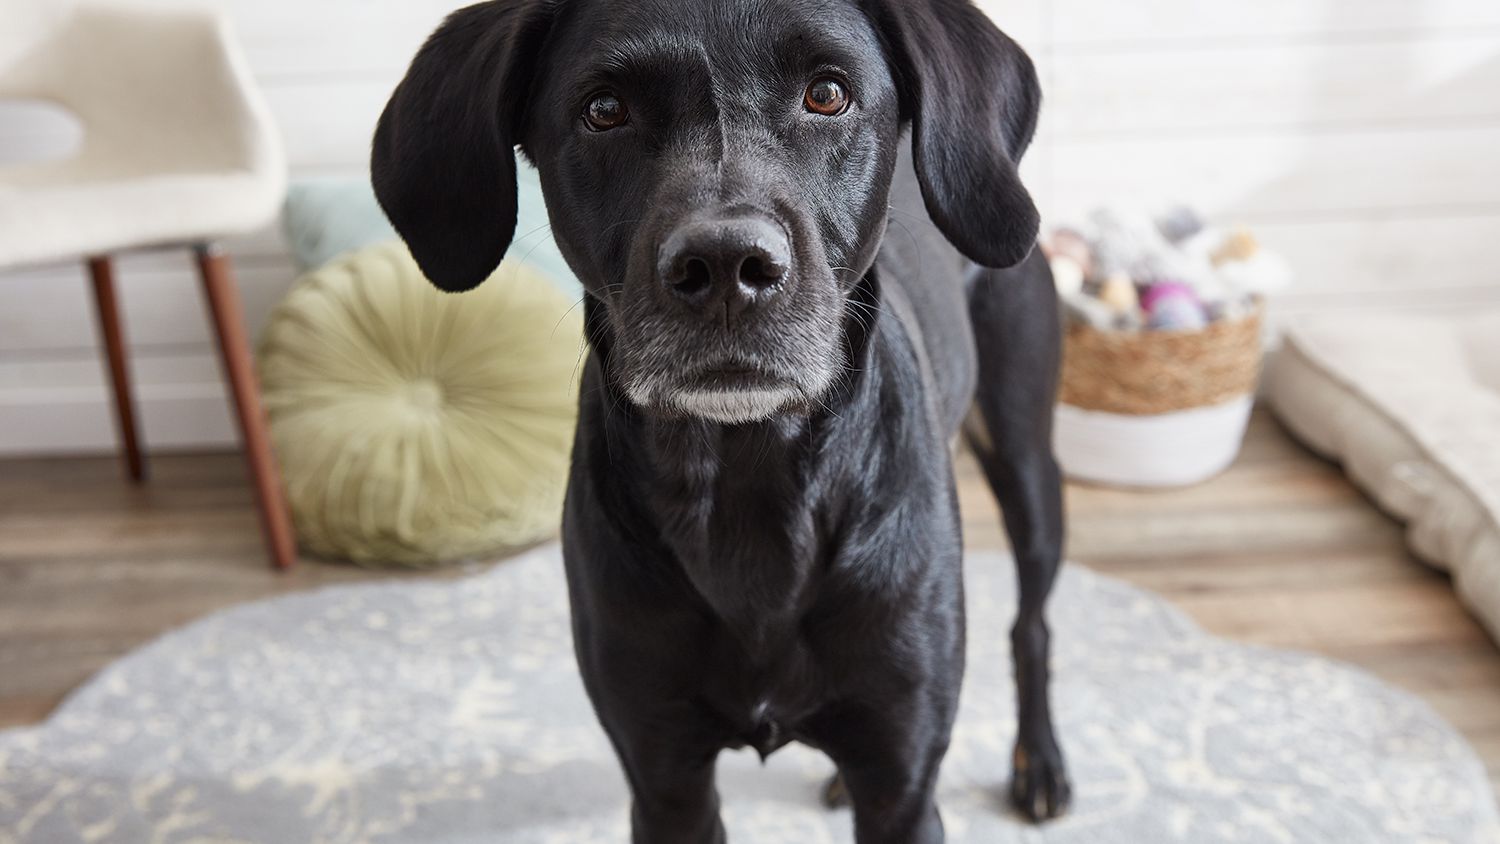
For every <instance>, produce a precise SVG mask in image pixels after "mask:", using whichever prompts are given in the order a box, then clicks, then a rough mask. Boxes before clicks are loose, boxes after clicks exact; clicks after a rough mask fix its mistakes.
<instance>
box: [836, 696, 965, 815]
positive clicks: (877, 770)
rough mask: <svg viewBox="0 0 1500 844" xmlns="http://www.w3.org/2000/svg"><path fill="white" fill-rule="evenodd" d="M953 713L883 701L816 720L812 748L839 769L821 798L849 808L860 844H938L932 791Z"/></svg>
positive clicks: (844, 708)
mask: <svg viewBox="0 0 1500 844" xmlns="http://www.w3.org/2000/svg"><path fill="white" fill-rule="evenodd" d="M908 703H915V702H908ZM952 709H953V707H952V706H951V705H943V706H938V707H931V706H921V705H918V706H912V705H902V704H901V703H896V702H892V701H885V702H883V704H882V706H881V707H879V710H880V711H877V709H876V708H875V707H868V708H867V707H858V708H854V707H849V706H842V707H838V711H837V712H830V713H827V714H826V715H825V716H824V717H821V718H820V719H819V721H820V722H821V724H820V725H819V726H821V727H823V728H824V729H821V730H819V734H818V735H817V743H818V745H819V747H821V748H822V749H823V750H824V752H826V753H827V754H828V755H829V756H830V757H832V759H833V761H834V763H835V764H837V765H838V768H839V773H838V776H837V777H836V778H835V779H834V780H833V781H832V782H831V783H830V784H829V789H830V793H829V794H825V800H828V801H829V802H830V804H831V805H841V804H842V803H843V802H845V801H846V800H847V802H848V803H850V804H851V805H852V806H853V809H854V838H855V840H856V841H857V842H859V844H942V842H943V821H942V818H941V817H940V816H939V815H938V809H937V799H936V791H937V779H938V769H939V767H940V766H941V764H942V761H943V755H944V753H946V752H947V749H948V735H949V730H950V729H951V726H952ZM939 710H941V711H939ZM814 729H818V727H815V728H814ZM834 792H839V793H838V794H835V793H834Z"/></svg>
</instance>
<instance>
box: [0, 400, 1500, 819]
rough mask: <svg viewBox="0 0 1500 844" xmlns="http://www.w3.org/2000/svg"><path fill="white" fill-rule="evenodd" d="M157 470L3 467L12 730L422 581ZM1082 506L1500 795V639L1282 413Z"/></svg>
mask: <svg viewBox="0 0 1500 844" xmlns="http://www.w3.org/2000/svg"><path fill="white" fill-rule="evenodd" d="M152 471H153V473H154V474H153V478H152V481H151V483H150V484H149V485H147V486H145V487H143V488H131V487H130V486H128V485H127V484H125V483H124V482H123V481H122V480H121V476H120V471H119V468H118V465H117V463H116V462H115V461H113V460H110V459H104V458H87V459H61V460H11V461H0V728H3V727H8V726H18V725H24V724H31V723H35V722H37V721H40V720H42V719H43V718H44V717H46V715H47V713H48V712H49V711H50V710H51V709H52V708H53V707H54V706H55V705H56V704H57V702H58V701H59V700H61V699H62V697H63V696H64V695H65V694H66V693H67V692H68V691H69V690H70V689H72V688H74V687H75V686H77V685H78V684H79V683H81V682H82V681H84V680H85V679H87V678H88V676H89V675H90V674H92V673H93V672H94V671H97V670H98V669H99V668H101V667H103V666H104V665H106V664H108V663H109V662H110V661H111V660H113V659H115V658H116V657H118V656H120V655H121V654H123V653H125V652H126V651H128V650H130V649H131V648H134V647H135V646H137V645H139V644H141V643H143V642H145V641H148V640H149V639H151V638H153V637H154V636H156V635H158V634H160V633H162V632H164V631H166V630H169V629H171V628H173V627H177V626H180V625H182V624H183V623H185V622H187V621H190V620H192V619H194V618H198V617H200V616H202V615H204V614H206V613H208V612H211V611H213V610H216V609H219V608H221V607H225V606H229V605H232V604H236V603H240V602H243V601H249V600H254V599H258V598H263V597H267V596H272V595H278V594H285V593H288V592H296V591H300V590H305V589H312V588H316V587H319V586H323V585H326V584H331V583H348V582H353V581H360V580H370V579H376V578H391V577H410V576H412V575H407V574H392V573H386V572H373V571H367V570H363V569H359V568H355V567H352V566H345V565H335V564H329V563H323V562H319V561H315V560H305V561H304V564H303V565H302V566H300V567H299V568H298V569H297V570H296V571H294V572H292V573H290V574H285V575H278V574H276V573H274V572H272V571H270V570H269V569H268V568H267V567H266V563H265V558H264V557H263V552H262V549H261V545H260V536H259V533H258V528H257V525H256V520H255V511H254V507H253V505H252V501H251V497H250V490H249V485H248V483H247V481H246V478H245V474H244V471H243V464H242V462H241V460H240V458H239V457H238V456H237V455H233V454H208V455H184V456H158V457H155V458H154V459H153V461H152ZM959 487H960V495H961V498H962V500H963V506H964V525H965V530H966V532H967V533H966V535H967V541H968V545H969V547H970V548H975V549H997V548H1003V547H1004V545H1005V540H1004V536H1003V533H1002V531H1001V528H1000V520H999V514H998V512H997V511H996V510H995V508H994V506H993V504H992V503H991V502H990V499H989V495H988V491H987V490H986V489H985V487H984V484H983V480H982V479H981V477H980V475H979V472H978V469H977V467H976V466H975V464H974V463H973V462H972V460H970V459H968V458H967V457H964V458H963V459H961V461H960V464H959ZM1068 507H1069V516H1070V520H1071V534H1070V551H1069V556H1070V557H1071V558H1072V559H1073V560H1075V561H1077V562H1079V563H1081V564H1083V565H1087V566H1089V567H1090V568H1093V569H1095V570H1097V571H1100V572H1103V573H1105V574H1108V575H1110V576H1113V577H1118V578H1121V579H1123V580H1126V581H1129V582H1131V583H1134V584H1136V585H1138V586H1142V587H1144V588H1147V589H1151V590H1153V591H1155V592H1157V593H1159V594H1162V595H1164V596H1166V597H1167V598H1169V599H1170V600H1171V601H1172V602H1174V603H1175V604H1176V605H1178V606H1179V607H1182V608H1183V609H1184V610H1186V611H1187V612H1188V613H1189V614H1190V615H1192V616H1193V617H1194V618H1195V619H1197V620H1198V622H1199V623H1200V624H1202V625H1203V626H1204V627H1205V628H1207V629H1208V630H1210V631H1212V632H1214V633H1217V634H1219V635H1223V636H1227V637H1230V638H1234V639H1238V640H1241V641H1246V642H1253V643H1256V644H1262V645H1271V646H1276V647H1287V648H1297V649H1301V650H1306V651H1312V652H1315V653H1320V654H1324V655H1327V656H1330V657H1334V658H1337V659H1340V660H1344V661H1346V662H1349V663H1352V664H1354V665H1357V666H1360V667H1362V668H1364V669H1366V670H1368V671H1370V672H1372V673H1374V674H1376V675H1377V676H1380V677H1382V678H1384V679H1386V680H1388V681H1390V682H1392V683H1395V684H1396V685H1399V686H1402V687H1404V688H1406V689H1409V690H1411V691H1413V692H1415V693H1416V694H1418V695H1419V696H1421V697H1422V698H1424V699H1425V700H1427V701H1428V702H1429V703H1430V704H1432V706H1433V707H1435V708H1436V709H1437V711H1438V712H1440V713H1442V714H1443V715H1444V716H1445V717H1446V718H1448V719H1449V720H1450V721H1451V722H1452V723H1453V724H1454V725H1455V726H1457V727H1458V728H1459V729H1460V730H1461V731H1462V732H1463V733H1464V734H1465V735H1466V736H1467V737H1468V738H1469V740H1470V741H1471V742H1472V743H1473V744H1474V746H1475V747H1476V748H1477V749H1478V751H1479V753H1480V755H1481V756H1482V757H1483V758H1484V759H1485V762H1486V764H1487V765H1488V766H1489V770H1490V772H1491V782H1492V784H1494V785H1495V787H1496V791H1497V793H1500V649H1497V648H1496V646H1495V645H1494V644H1493V643H1492V642H1491V641H1490V639H1489V638H1487V637H1486V635H1485V633H1484V631H1483V630H1482V629H1481V628H1480V627H1479V625H1478V624H1476V623H1475V622H1474V621H1473V620H1472V619H1471V617H1470V616H1469V615H1468V614H1467V613H1466V612H1465V611H1464V610H1463V608H1462V607H1461V606H1460V605H1459V603H1458V602H1457V600H1456V599H1455V598H1454V597H1453V592H1452V588H1451V586H1450V584H1449V582H1448V579H1447V578H1446V577H1445V576H1443V575H1441V574H1438V573H1436V572H1433V571H1432V570H1430V569H1428V568H1426V567H1424V566H1422V565H1421V564H1420V563H1418V562H1416V561H1415V560H1414V559H1412V558H1411V556H1410V555H1409V554H1408V553H1407V552H1406V551H1405V549H1404V547H1403V545H1402V541H1401V530H1400V527H1399V526H1398V525H1397V524H1396V523H1394V522H1392V521H1391V520H1390V519H1388V518H1386V517H1385V516H1384V515H1382V514H1381V513H1380V512H1379V511H1377V510H1376V509H1375V508H1374V507H1373V506H1372V505H1371V504H1370V503H1369V502H1368V501H1367V500H1366V499H1365V498H1364V497H1363V496H1361V495H1360V494H1359V492H1358V491H1357V490H1355V489H1354V488H1353V487H1351V486H1350V485H1349V483H1348V482H1347V481H1345V480H1344V478H1343V476H1342V475H1341V474H1340V473H1339V472H1338V470H1337V469H1336V468H1335V467H1333V466H1331V465H1329V464H1327V463H1325V462H1323V461H1321V460H1319V459H1318V458H1316V457H1314V456H1312V455H1311V454H1309V453H1308V452H1307V451H1305V450H1303V449H1302V448H1301V447H1300V446H1298V445H1297V444H1296V443H1294V442H1292V441H1291V440H1290V439H1289V438H1288V437H1287V436H1286V435H1285V434H1284V433H1283V432H1282V430H1281V429H1280V428H1279V427H1278V426H1277V425H1276V423H1275V422H1274V421H1273V420H1271V419H1270V417H1269V416H1267V415H1266V414H1265V413H1263V412H1259V413H1257V415H1256V417H1255V419H1254V422H1253V423H1252V427H1251V431H1250V435H1249V438H1248V440H1247V442H1246V445H1245V449H1244V452H1243V453H1242V454H1241V456H1240V458H1239V460H1238V461H1237V462H1236V463H1235V465H1234V466H1233V467H1232V468H1231V469H1230V470H1229V471H1228V472H1226V473H1225V474H1224V475H1222V476H1221V477H1219V478H1216V479H1215V480H1213V481H1210V482H1209V483H1206V484H1203V485H1201V486H1198V487H1195V488H1192V489H1186V490H1178V491H1172V492H1160V493H1139V492H1126V491H1120V490H1108V489H1099V488H1091V487H1083V486H1071V487H1070V488H1069V490H1068ZM472 569H473V567H469V569H468V570H472ZM463 573H464V570H457V571H451V572H448V573H447V574H445V575H444V576H458V575H461V574H463Z"/></svg>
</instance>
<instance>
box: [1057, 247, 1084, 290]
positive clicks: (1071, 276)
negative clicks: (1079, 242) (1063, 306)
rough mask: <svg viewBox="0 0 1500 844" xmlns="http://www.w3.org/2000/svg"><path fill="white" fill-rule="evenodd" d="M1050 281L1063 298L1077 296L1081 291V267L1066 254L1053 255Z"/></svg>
mask: <svg viewBox="0 0 1500 844" xmlns="http://www.w3.org/2000/svg"><path fill="white" fill-rule="evenodd" d="M1050 263H1051V266H1052V281H1053V283H1054V284H1055V285H1056V286H1057V293H1058V295H1059V296H1062V297H1063V298H1068V297H1070V296H1077V295H1078V294H1079V293H1081V292H1082V291H1083V275H1084V273H1083V267H1081V266H1079V265H1078V262H1077V261H1075V260H1073V259H1072V258H1070V257H1068V256H1067V255H1060V254H1059V255H1053V256H1052V260H1051V262H1050Z"/></svg>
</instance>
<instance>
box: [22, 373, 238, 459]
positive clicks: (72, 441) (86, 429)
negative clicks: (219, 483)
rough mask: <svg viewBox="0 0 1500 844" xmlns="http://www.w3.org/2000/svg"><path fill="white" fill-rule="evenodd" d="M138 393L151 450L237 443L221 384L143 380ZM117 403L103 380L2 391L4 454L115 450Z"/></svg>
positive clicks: (142, 425)
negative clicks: (88, 384)
mask: <svg viewBox="0 0 1500 844" xmlns="http://www.w3.org/2000/svg"><path fill="white" fill-rule="evenodd" d="M136 398H137V410H138V412H139V414H140V429H141V430H140V434H141V440H142V445H143V447H144V448H145V449H146V451H147V453H148V454H149V453H151V452H158V453H160V452H164V451H188V450H199V449H207V448H224V447H234V446H235V445H237V443H238V440H239V437H238V434H237V433H236V431H235V429H234V421H233V417H232V415H231V414H230V409H229V404H228V401H229V399H228V395H227V393H226V392H225V390H224V387H223V385H222V384H217V383H200V384H159V385H145V386H142V387H141V388H140V390H139V391H138V395H137V397H136ZM113 407H114V405H113V403H112V401H111V399H110V396H109V394H108V392H107V391H106V390H105V389H103V387H102V386H101V387H97V388H89V387H67V388H55V389H33V390H12V391H6V392H0V457H5V456H10V457H14V456H20V455H26V456H31V457H35V456H41V455H78V454H109V453H112V452H114V451H115V450H116V448H117V438H116V434H115V427H114V410H113Z"/></svg>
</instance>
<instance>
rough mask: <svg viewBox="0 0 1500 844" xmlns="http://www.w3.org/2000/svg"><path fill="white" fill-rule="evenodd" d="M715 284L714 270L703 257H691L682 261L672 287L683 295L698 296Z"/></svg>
mask: <svg viewBox="0 0 1500 844" xmlns="http://www.w3.org/2000/svg"><path fill="white" fill-rule="evenodd" d="M711 284H713V271H712V270H710V269H709V266H708V262H707V261H705V260H703V259H702V258H689V259H687V260H686V261H684V262H683V263H682V269H681V270H680V271H679V272H678V273H677V277H676V278H674V279H672V289H673V290H675V291H677V292H678V293H679V294H681V295H683V296H696V295H697V294H699V293H702V292H703V291H705V290H707V289H708V288H709V285H711Z"/></svg>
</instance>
